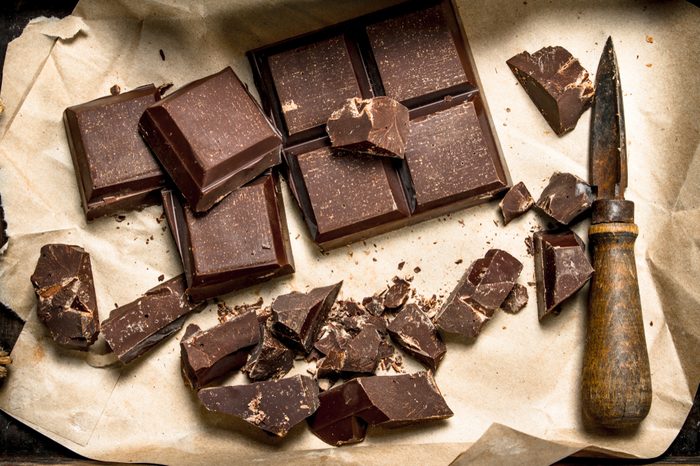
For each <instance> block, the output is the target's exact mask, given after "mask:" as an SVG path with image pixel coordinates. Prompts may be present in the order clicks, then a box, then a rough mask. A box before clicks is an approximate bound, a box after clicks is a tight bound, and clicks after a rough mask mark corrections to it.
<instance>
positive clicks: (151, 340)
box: [102, 275, 203, 364]
mask: <svg viewBox="0 0 700 466" xmlns="http://www.w3.org/2000/svg"><path fill="white" fill-rule="evenodd" d="M185 287H186V283H185V276H184V275H178V276H177V277H175V278H171V279H170V280H168V281H166V282H164V283H161V284H160V285H158V286H156V287H154V288H151V289H150V290H148V291H147V292H146V293H145V294H144V295H143V296H141V297H140V298H138V299H136V300H135V301H133V302H131V303H129V304H126V305H124V306H121V307H118V308H117V309H114V310H113V311H112V312H111V313H110V314H109V318H108V319H107V320H105V321H104V322H102V335H104V337H105V340H107V343H108V344H109V346H110V348H112V351H114V354H115V355H116V356H117V358H118V359H119V360H120V361H121V362H122V363H124V364H127V363H129V362H131V361H133V360H134V359H136V358H137V357H139V356H141V355H142V354H144V353H145V352H147V351H148V350H149V349H151V348H152V347H153V346H155V345H156V344H157V343H159V342H160V341H162V340H164V339H165V338H167V337H168V336H170V335H172V334H173V333H175V332H177V331H178V330H180V329H181V328H182V325H183V324H184V323H185V318H186V316H187V314H189V313H190V312H192V311H195V310H199V309H201V308H202V306H203V304H193V303H191V302H190V301H189V300H188V299H187V296H186V295H185Z"/></svg>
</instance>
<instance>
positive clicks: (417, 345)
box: [387, 303, 447, 372]
mask: <svg viewBox="0 0 700 466" xmlns="http://www.w3.org/2000/svg"><path fill="white" fill-rule="evenodd" d="M387 328H388V330H389V335H391V339H392V340H394V342H395V343H396V344H397V345H399V346H400V347H401V349H403V350H404V351H406V352H407V353H408V354H410V355H411V356H413V357H414V358H416V359H417V360H418V361H420V362H421V363H422V364H423V365H425V366H426V367H428V368H429V369H431V370H432V371H433V372H434V371H435V370H436V369H437V366H438V364H440V361H442V358H444V357H445V353H446V351H447V347H446V346H445V343H443V342H442V339H441V338H440V335H439V334H438V332H437V329H436V328H435V325H433V323H432V321H431V320H430V318H429V317H428V316H427V314H426V313H425V312H423V311H422V310H421V309H420V308H419V307H418V306H417V305H416V304H413V303H411V304H407V305H406V306H404V308H403V309H402V310H401V312H399V313H398V314H397V315H396V317H395V318H394V320H392V321H391V323H390V324H389V326H388V327H387Z"/></svg>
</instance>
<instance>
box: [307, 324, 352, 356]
mask: <svg viewBox="0 0 700 466" xmlns="http://www.w3.org/2000/svg"><path fill="white" fill-rule="evenodd" d="M348 339H350V335H349V334H348V332H346V331H345V330H344V329H342V328H341V327H340V326H339V324H337V323H336V324H335V325H327V326H324V327H323V328H322V329H321V331H320V332H319V337H318V340H316V342H315V343H314V349H316V350H318V351H319V353H321V354H322V355H328V354H330V352H331V351H339V350H341V349H342V348H344V347H345V343H346V342H347V340H348Z"/></svg>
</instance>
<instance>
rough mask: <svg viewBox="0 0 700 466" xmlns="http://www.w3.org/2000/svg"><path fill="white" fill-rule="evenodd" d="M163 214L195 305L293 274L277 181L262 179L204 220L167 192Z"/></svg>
mask: <svg viewBox="0 0 700 466" xmlns="http://www.w3.org/2000/svg"><path fill="white" fill-rule="evenodd" d="M163 211H164V212H165V216H166V218H167V220H168V225H169V226H170V231H171V233H172V234H173V238H174V239H175V244H176V245H177V248H178V250H179V252H180V258H181V259H182V265H183V268H184V269H185V275H186V276H187V285H188V288H187V293H188V295H189V296H190V297H191V298H192V299H193V300H195V301H200V300H203V299H207V298H211V297H214V296H219V295H222V294H225V293H228V292H231V291H234V290H239V289H242V288H245V287H247V286H250V285H253V284H256V283H261V282H263V281H266V280H270V279H272V278H275V277H280V276H283V275H288V274H291V273H294V258H293V257H292V248H291V244H290V241H289V232H288V230H287V219H286V216H285V211H284V205H283V204H282V193H281V192H280V184H279V178H278V177H277V175H276V174H274V173H270V172H268V173H266V174H264V175H263V176H261V177H259V178H258V179H256V180H254V181H253V182H252V183H249V184H247V185H245V186H244V187H242V188H239V189H237V190H236V191H234V192H233V193H231V195H229V196H227V197H226V198H225V199H224V200H223V201H221V202H220V203H219V204H218V205H216V206H215V207H214V208H212V209H211V210H210V211H209V212H207V213H206V214H204V215H196V214H195V213H194V212H193V211H192V209H190V207H189V206H188V205H186V204H183V203H182V202H181V200H180V198H179V197H178V196H177V195H176V194H174V193H172V192H171V191H163Z"/></svg>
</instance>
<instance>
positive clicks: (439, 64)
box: [367, 5, 467, 101]
mask: <svg viewBox="0 0 700 466" xmlns="http://www.w3.org/2000/svg"><path fill="white" fill-rule="evenodd" d="M445 13H446V12H445V11H444V10H443V9H442V8H441V6H439V5H438V6H433V7H430V8H427V9H424V10H420V11H416V12H413V13H409V14H406V15H402V16H399V17H396V18H389V19H387V20H384V21H381V22H379V23H375V24H372V25H370V26H368V27H367V35H368V36H369V42H370V46H371V48H372V52H373V54H374V58H375V60H376V62H377V67H378V68H379V75H380V77H381V81H382V84H383V87H384V91H385V92H386V95H388V96H389V97H391V98H393V99H396V100H399V101H406V100H410V99H415V98H418V97H422V96H425V95H430V94H434V93H437V92H440V91H443V93H444V91H446V90H451V89H453V88H455V87H458V86H460V85H462V86H464V85H466V84H467V76H466V74H465V72H464V67H463V65H462V62H461V60H460V57H459V54H460V52H459V51H458V46H457V44H456V43H455V40H454V39H453V36H452V34H451V32H450V29H449V26H448V23H447V18H446V14H445ZM460 48H461V47H460Z"/></svg>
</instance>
